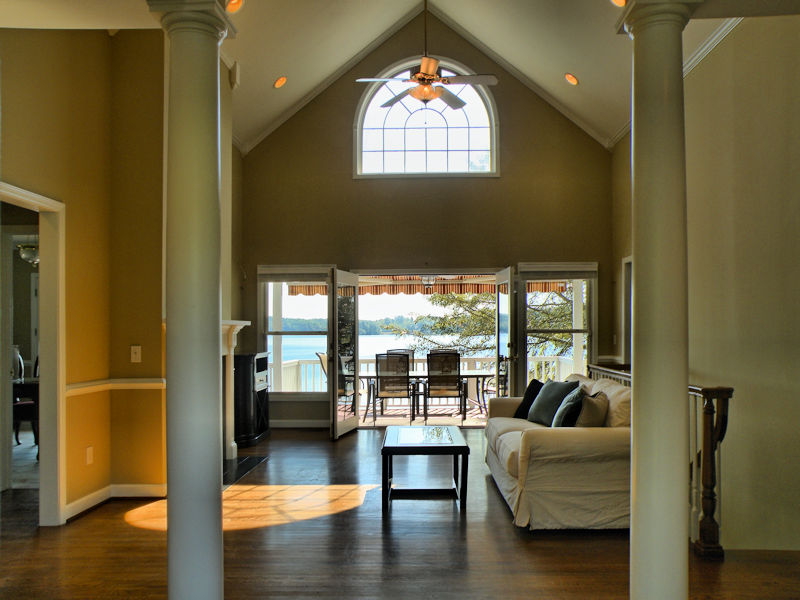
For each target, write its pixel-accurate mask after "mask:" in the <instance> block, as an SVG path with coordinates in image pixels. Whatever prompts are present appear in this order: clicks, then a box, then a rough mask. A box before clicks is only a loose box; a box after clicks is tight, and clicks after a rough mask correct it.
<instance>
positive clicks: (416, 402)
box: [386, 348, 420, 417]
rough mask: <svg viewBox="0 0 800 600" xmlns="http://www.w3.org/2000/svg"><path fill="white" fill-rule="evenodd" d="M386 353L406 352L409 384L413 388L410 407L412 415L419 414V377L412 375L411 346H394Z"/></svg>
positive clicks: (412, 359)
mask: <svg viewBox="0 0 800 600" xmlns="http://www.w3.org/2000/svg"><path fill="white" fill-rule="evenodd" d="M386 353H387V354H407V355H408V372H409V376H410V377H411V386H412V387H413V388H414V392H415V393H414V395H413V398H412V403H413V405H412V407H411V410H412V411H413V415H414V417H416V416H417V415H418V414H419V396H420V394H419V384H420V381H419V379H417V378H415V377H414V351H413V350H412V349H411V348H395V349H393V350H387V351H386Z"/></svg>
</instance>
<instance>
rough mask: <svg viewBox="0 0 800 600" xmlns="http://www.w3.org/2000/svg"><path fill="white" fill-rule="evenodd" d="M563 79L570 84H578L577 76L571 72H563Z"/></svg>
mask: <svg viewBox="0 0 800 600" xmlns="http://www.w3.org/2000/svg"><path fill="white" fill-rule="evenodd" d="M564 79H566V80H567V83H568V84H570V85H578V78H577V77H575V75H573V74H572V73H564Z"/></svg>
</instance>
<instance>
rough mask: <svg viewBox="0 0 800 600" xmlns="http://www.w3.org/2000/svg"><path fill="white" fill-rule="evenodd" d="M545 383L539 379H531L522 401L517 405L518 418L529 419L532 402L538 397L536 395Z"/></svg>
mask: <svg viewBox="0 0 800 600" xmlns="http://www.w3.org/2000/svg"><path fill="white" fill-rule="evenodd" d="M543 385H544V384H543V383H542V382H541V381H539V380H538V379H531V382H530V383H529V384H528V388H527V389H526V390H525V395H524V396H523V397H522V402H521V403H520V405H519V406H518V407H517V410H516V412H515V413H514V417H515V418H517V419H527V418H528V412H529V411H530V409H531V404H533V401H534V400H535V399H536V395H537V394H538V393H539V391H540V390H541V389H542V386H543Z"/></svg>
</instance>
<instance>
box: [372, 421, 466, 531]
mask: <svg viewBox="0 0 800 600" xmlns="http://www.w3.org/2000/svg"><path fill="white" fill-rule="evenodd" d="M448 454H449V455H452V457H453V485H452V486H451V487H449V488H414V489H411V488H393V487H392V458H393V457H394V456H411V455H429V456H434V455H448ZM459 457H461V469H460V473H459V465H458V462H459V461H458V458H459ZM381 459H382V468H381V475H382V477H381V479H382V484H383V487H382V493H381V500H382V509H383V515H384V516H386V514H387V513H388V512H389V503H390V502H391V501H392V500H393V499H395V498H441V497H445V498H454V499H455V500H457V501H458V504H459V508H460V509H461V514H462V515H464V514H466V512H467V469H468V467H469V446H467V442H466V440H465V439H464V436H463V435H462V434H461V431H460V430H459V428H458V427H456V426H454V425H430V426H425V427H406V426H390V427H387V428H386V435H385V437H384V438H383V446H382V447H381Z"/></svg>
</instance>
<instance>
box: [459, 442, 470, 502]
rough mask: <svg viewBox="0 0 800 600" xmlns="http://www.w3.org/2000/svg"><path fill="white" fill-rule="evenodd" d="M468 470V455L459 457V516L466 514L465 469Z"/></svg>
mask: <svg viewBox="0 0 800 600" xmlns="http://www.w3.org/2000/svg"><path fill="white" fill-rule="evenodd" d="M468 468H469V455H468V454H462V455H461V491H460V492H459V494H458V499H459V502H460V504H461V514H462V515H463V514H466V513H467V469H468Z"/></svg>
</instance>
